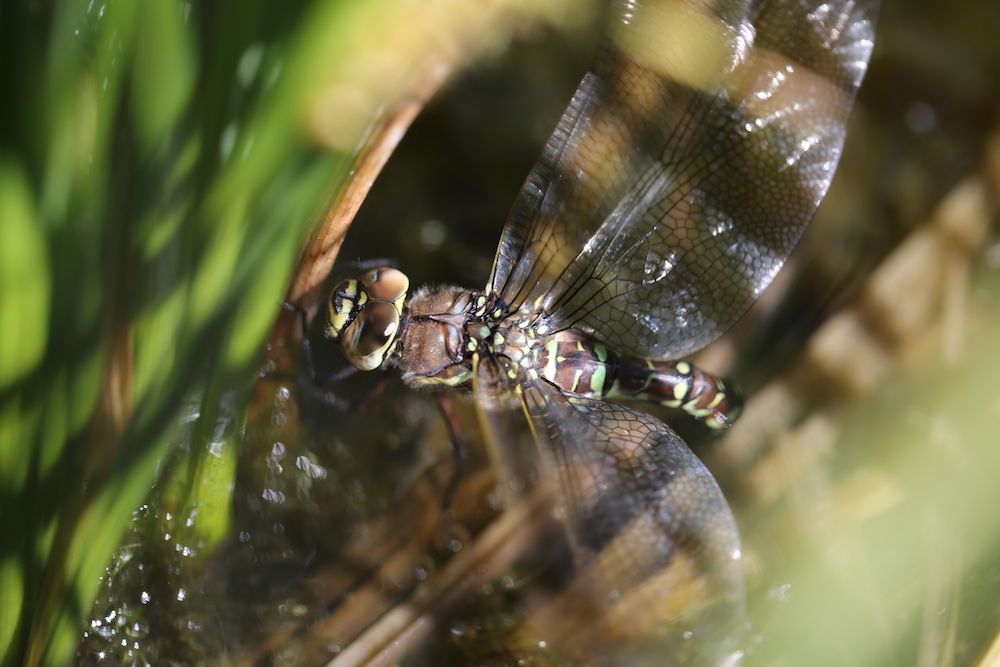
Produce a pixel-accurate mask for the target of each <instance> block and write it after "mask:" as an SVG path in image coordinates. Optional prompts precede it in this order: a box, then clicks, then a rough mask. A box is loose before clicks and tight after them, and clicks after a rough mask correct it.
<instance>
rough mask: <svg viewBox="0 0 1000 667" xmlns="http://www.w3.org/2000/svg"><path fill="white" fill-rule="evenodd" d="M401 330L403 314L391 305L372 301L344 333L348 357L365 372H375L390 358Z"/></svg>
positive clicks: (345, 352)
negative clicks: (400, 322) (400, 317)
mask: <svg viewBox="0 0 1000 667" xmlns="http://www.w3.org/2000/svg"><path fill="white" fill-rule="evenodd" d="M398 331H399V311H397V310H396V308H395V307H394V306H393V305H392V304H391V303H385V302H384V301H371V302H369V303H368V305H366V306H365V307H364V308H363V309H362V310H361V312H360V313H359V314H358V316H357V317H356V318H355V319H354V321H353V322H351V323H350V324H349V325H347V328H346V329H345V330H344V335H343V340H344V354H345V355H346V356H347V358H348V359H349V360H350V361H351V363H352V364H354V365H355V366H357V367H358V368H360V369H361V370H363V371H370V370H374V369H376V368H378V367H379V366H381V365H382V362H384V361H385V359H386V357H387V356H389V352H390V350H391V348H392V343H393V341H394V340H395V339H396V333H397V332H398Z"/></svg>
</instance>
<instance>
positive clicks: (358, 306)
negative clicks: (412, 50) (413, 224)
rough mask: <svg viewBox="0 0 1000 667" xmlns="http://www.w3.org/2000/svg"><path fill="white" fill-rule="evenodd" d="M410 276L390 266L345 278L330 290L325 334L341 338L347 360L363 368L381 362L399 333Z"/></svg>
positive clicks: (372, 366)
mask: <svg viewBox="0 0 1000 667" xmlns="http://www.w3.org/2000/svg"><path fill="white" fill-rule="evenodd" d="M409 287H410V279H409V278H407V277H406V275H405V274H404V273H403V272H402V271H399V270H398V269H394V268H391V267H380V268H377V269H372V270H371V271H366V272H365V273H364V274H363V275H361V277H359V278H348V279H346V280H342V281H341V282H340V283H338V284H337V286H336V287H334V288H333V291H332V292H330V299H329V301H328V302H327V323H326V327H325V328H324V329H323V334H324V335H325V336H326V337H327V338H329V339H331V340H339V341H340V342H341V345H343V347H344V355H345V356H346V357H347V359H348V361H350V362H351V363H352V364H354V365H355V366H357V367H358V368H359V369H361V370H363V371H371V370H374V369H376V368H378V367H379V366H381V365H382V362H384V361H385V360H386V358H387V357H388V356H389V354H390V353H391V352H392V349H393V344H394V343H395V342H396V336H397V335H398V333H399V323H400V319H401V318H402V313H403V302H404V301H405V300H406V291H407V289H408V288H409Z"/></svg>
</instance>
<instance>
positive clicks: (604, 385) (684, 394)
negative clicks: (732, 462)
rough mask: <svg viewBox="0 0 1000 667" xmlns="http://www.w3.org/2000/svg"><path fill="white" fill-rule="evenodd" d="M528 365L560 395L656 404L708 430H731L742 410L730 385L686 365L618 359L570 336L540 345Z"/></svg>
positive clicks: (603, 348) (584, 338) (578, 335)
mask: <svg viewBox="0 0 1000 667" xmlns="http://www.w3.org/2000/svg"><path fill="white" fill-rule="evenodd" d="M533 362H534V370H535V371H536V372H537V373H538V374H539V375H540V376H542V377H543V378H545V379H546V380H548V381H549V382H551V383H553V384H555V385H556V386H558V387H559V388H560V389H562V390H563V391H565V392H568V393H571V394H577V395H579V396H585V397H587V398H625V399H630V400H638V401H649V402H652V403H659V404H661V405H664V406H667V407H670V408H679V409H681V410H684V411H685V412H687V413H688V414H690V415H691V416H693V417H695V418H696V419H699V420H701V421H703V422H704V423H705V424H707V425H708V426H709V427H711V428H726V427H728V426H730V425H731V424H732V423H733V422H734V421H735V420H736V418H737V417H738V416H739V413H740V411H741V410H742V407H743V401H742V397H741V396H740V395H739V393H738V392H737V391H736V390H735V388H734V387H733V386H732V385H730V384H729V383H727V382H726V381H725V380H723V379H722V378H720V377H717V376H715V375H712V374H711V373H708V372H706V371H704V370H702V369H700V368H698V367H697V366H695V365H694V364H691V363H690V362H687V361H662V360H657V359H644V358H642V357H623V356H619V355H618V354H616V353H615V352H614V351H613V350H610V349H608V348H607V347H606V346H605V345H603V344H601V343H599V342H598V341H596V340H594V339H593V338H590V337H588V336H586V335H584V334H582V333H579V332H577V331H574V330H567V331H562V332H559V333H557V334H554V335H552V336H549V337H547V338H545V339H543V340H542V341H541V342H540V344H539V345H538V346H537V347H536V348H535V353H534V355H533Z"/></svg>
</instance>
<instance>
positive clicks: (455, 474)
mask: <svg viewBox="0 0 1000 667" xmlns="http://www.w3.org/2000/svg"><path fill="white" fill-rule="evenodd" d="M434 398H435V399H436V400H437V405H438V409H439V410H440V411H441V416H442V417H443V418H444V425H445V428H446V429H447V430H448V438H449V440H451V453H452V462H453V466H452V470H451V475H450V477H449V478H448V484H447V486H445V488H444V495H443V496H442V497H441V511H442V512H445V513H447V512H448V510H450V509H451V504H452V502H454V500H455V492H456V491H458V485H459V483H460V482H461V481H462V473H463V472H464V467H465V466H464V460H465V440H464V439H463V438H462V433H461V429H460V428H459V426H458V419H457V418H456V417H455V411H454V409H453V408H452V406H451V401H450V400H448V397H447V396H445V395H444V394H440V393H438V394H435V395H434Z"/></svg>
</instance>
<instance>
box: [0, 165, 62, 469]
mask: <svg viewBox="0 0 1000 667" xmlns="http://www.w3.org/2000/svg"><path fill="white" fill-rule="evenodd" d="M0 220H3V241H2V242H0V331H2V332H3V335H0V391H6V390H8V389H9V388H11V387H12V386H14V385H15V384H16V383H17V382H19V381H21V380H23V379H24V378H25V377H26V376H27V375H28V374H29V373H31V372H32V371H33V370H35V368H36V367H37V366H38V364H39V363H40V362H41V360H42V352H43V351H44V350H45V344H46V341H47V339H48V314H49V306H50V296H51V292H52V287H51V284H50V277H49V257H48V253H47V252H46V247H45V239H44V236H43V235H42V229H41V226H40V224H39V221H38V217H37V215H36V212H35V206H34V201H33V196H32V193H31V190H30V188H29V186H28V179H27V175H26V174H25V173H24V169H23V167H22V166H21V165H19V164H17V163H16V162H15V161H14V160H13V159H12V158H11V157H10V156H6V155H2V154H0ZM0 463H4V462H3V461H0ZM3 467H6V466H0V468H3ZM0 474H3V473H0ZM0 483H2V480H0Z"/></svg>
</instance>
